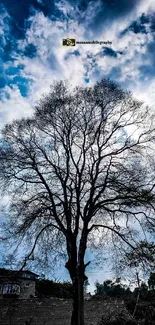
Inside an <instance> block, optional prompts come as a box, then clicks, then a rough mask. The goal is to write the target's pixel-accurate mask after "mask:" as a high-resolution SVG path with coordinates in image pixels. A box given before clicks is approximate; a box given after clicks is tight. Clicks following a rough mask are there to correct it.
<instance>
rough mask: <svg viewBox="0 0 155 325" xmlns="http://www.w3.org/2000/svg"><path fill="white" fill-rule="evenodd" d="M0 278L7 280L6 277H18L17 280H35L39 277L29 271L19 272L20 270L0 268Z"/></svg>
mask: <svg viewBox="0 0 155 325" xmlns="http://www.w3.org/2000/svg"><path fill="white" fill-rule="evenodd" d="M2 277H7V278H8V277H19V278H20V277H21V278H24V277H29V278H31V279H36V278H38V277H39V275H38V274H36V273H34V272H31V271H29V270H22V271H20V270H8V269H5V268H0V278H2Z"/></svg>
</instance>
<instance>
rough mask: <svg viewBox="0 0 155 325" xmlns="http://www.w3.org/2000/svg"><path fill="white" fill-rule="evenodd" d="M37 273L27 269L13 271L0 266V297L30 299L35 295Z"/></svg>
mask: <svg viewBox="0 0 155 325" xmlns="http://www.w3.org/2000/svg"><path fill="white" fill-rule="evenodd" d="M38 277H39V276H38V275H37V274H35V273H33V272H31V271H28V270H23V271H15V270H7V269H4V268H0V299H4V298H18V299H30V298H32V297H34V296H35V284H36V280H37V279H38Z"/></svg>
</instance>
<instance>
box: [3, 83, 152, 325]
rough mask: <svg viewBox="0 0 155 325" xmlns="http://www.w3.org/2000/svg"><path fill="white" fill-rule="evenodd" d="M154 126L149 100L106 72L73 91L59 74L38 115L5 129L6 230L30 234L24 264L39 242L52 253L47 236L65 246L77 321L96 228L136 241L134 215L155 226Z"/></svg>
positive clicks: (76, 323) (79, 324)
mask: <svg viewBox="0 0 155 325" xmlns="http://www.w3.org/2000/svg"><path fill="white" fill-rule="evenodd" d="M154 131H155V128H154V116H153V113H151V111H150V109H149V108H148V107H146V106H144V105H143V104H142V103H141V102H139V101H137V100H135V99H133V98H132V95H131V94H130V93H129V92H125V91H123V90H122V89H121V88H120V87H119V86H117V85H116V84H114V83H112V82H110V81H108V80H102V81H101V82H98V83H97V84H96V85H95V86H94V87H92V88H85V89H83V88H79V87H77V88H76V89H74V90H73V91H70V90H69V86H68V85H67V84H66V83H65V82H59V83H56V84H54V85H53V86H52V87H51V92H50V93H49V95H47V96H44V97H43V98H42V99H41V100H40V102H39V103H38V104H37V106H36V107H35V110H34V114H33V116H32V118H30V119H21V120H16V121H14V122H13V123H11V124H8V125H6V126H5V128H4V129H3V131H2V138H1V146H0V164H1V168H0V180H1V185H2V189H3V191H5V193H6V191H7V192H8V193H9V195H10V202H11V203H10V216H11V217H10V222H12V225H11V227H10V234H12V235H13V236H14V238H16V237H19V238H21V239H23V240H24V239H25V237H26V236H28V239H29V240H30V239H31V241H30V243H32V246H31V248H30V250H29V252H28V253H27V254H26V255H25V261H24V264H23V266H22V267H24V266H25V265H26V262H27V261H28V260H29V259H30V258H31V257H32V256H33V254H34V252H35V251H37V249H38V246H39V245H40V246H41V247H42V248H43V247H45V252H46V254H48V249H47V246H46V243H47V242H48V245H50V246H51V247H55V249H56V248H57V249H59V251H60V250H62V248H63V247H64V248H65V250H66V253H67V255H68V261H67V262H66V265H65V266H66V268H67V269H68V271H69V274H70V277H71V280H72V283H73V286H74V299H73V312H72V319H71V324H72V325H84V297H83V284H84V281H85V280H86V278H87V277H86V275H85V271H86V267H87V265H88V264H89V262H88V263H86V262H85V252H86V249H87V246H88V244H90V243H91V241H92V240H93V238H94V240H95V236H98V240H99V241H100V240H102V239H104V240H106V239H107V238H108V239H112V240H113V239H114V238H117V239H119V240H120V241H122V243H124V244H125V245H129V246H130V247H131V248H133V249H134V248H135V247H136V236H135V234H134V232H133V227H134V222H136V227H137V224H139V226H140V227H142V229H143V227H144V225H145V226H146V222H147V225H151V229H152V227H154V225H155V217H154V179H155V176H154V173H153V158H152V157H153V145H154V143H153V142H154V135H155V132H154ZM11 198H12V199H11ZM28 234H29V235H28ZM107 236H108V237H107ZM110 236H112V237H110ZM55 244H56V245H55ZM48 247H49V246H48Z"/></svg>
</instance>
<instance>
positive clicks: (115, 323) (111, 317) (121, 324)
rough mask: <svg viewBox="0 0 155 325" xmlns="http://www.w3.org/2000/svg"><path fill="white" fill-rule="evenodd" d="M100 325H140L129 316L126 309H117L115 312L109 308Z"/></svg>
mask: <svg viewBox="0 0 155 325" xmlns="http://www.w3.org/2000/svg"><path fill="white" fill-rule="evenodd" d="M98 325H138V323H137V322H136V320H135V319H133V318H132V316H131V315H130V314H128V312H127V310H126V308H125V307H124V308H119V306H118V307H117V306H116V307H115V308H114V309H113V310H111V308H109V309H108V310H107V311H106V312H105V314H104V316H102V319H101V321H100V322H99V323H98Z"/></svg>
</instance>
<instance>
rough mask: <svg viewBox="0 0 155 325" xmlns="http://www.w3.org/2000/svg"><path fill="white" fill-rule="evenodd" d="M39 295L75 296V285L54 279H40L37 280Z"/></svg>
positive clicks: (65, 297)
mask: <svg viewBox="0 0 155 325" xmlns="http://www.w3.org/2000/svg"><path fill="white" fill-rule="evenodd" d="M36 291H37V296H52V297H57V298H64V299H67V298H68V299H69V298H72V296H73V286H72V284H71V283H69V282H64V283H59V282H54V281H52V280H46V279H44V280H38V281H37V282H36Z"/></svg>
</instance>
